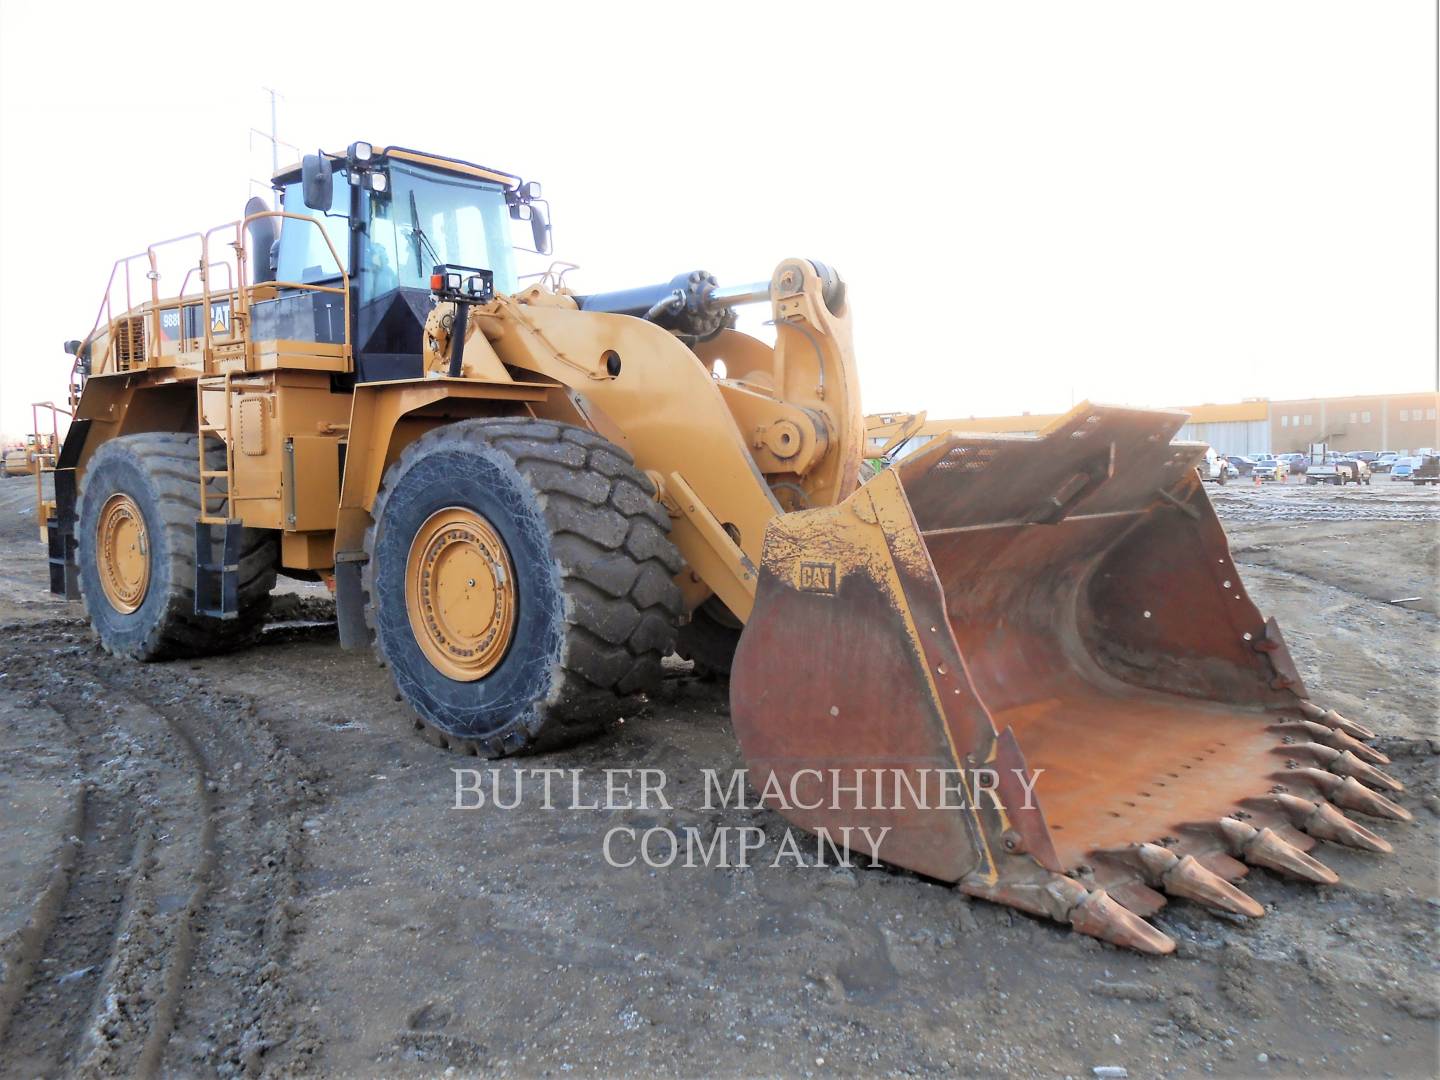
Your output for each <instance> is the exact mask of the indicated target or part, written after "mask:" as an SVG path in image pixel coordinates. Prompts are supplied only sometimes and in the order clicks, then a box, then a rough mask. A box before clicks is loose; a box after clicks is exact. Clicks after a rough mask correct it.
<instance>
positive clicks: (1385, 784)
mask: <svg viewBox="0 0 1440 1080" xmlns="http://www.w3.org/2000/svg"><path fill="white" fill-rule="evenodd" d="M1326 749H1327V750H1328V749H1329V747H1326ZM1325 768H1327V769H1329V770H1330V771H1331V772H1333V773H1335V774H1336V775H1337V776H1353V777H1354V778H1355V779H1356V780H1360V781H1363V782H1364V783H1367V784H1369V785H1371V786H1372V787H1378V788H1385V789H1386V790H1388V791H1404V790H1405V785H1404V784H1402V783H1401V782H1400V781H1399V780H1396V779H1395V778H1394V777H1393V776H1391V775H1390V774H1389V773H1387V772H1385V771H1383V770H1381V769H1377V768H1375V766H1374V765H1371V764H1370V763H1368V762H1365V761H1361V760H1360V759H1359V758H1358V757H1356V756H1355V755H1354V754H1352V753H1351V752H1350V751H1349V750H1341V751H1339V752H1338V753H1337V754H1336V755H1335V756H1334V757H1333V758H1331V759H1330V760H1329V761H1327V762H1326V763H1325Z"/></svg>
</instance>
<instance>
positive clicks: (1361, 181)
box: [0, 0, 1437, 436]
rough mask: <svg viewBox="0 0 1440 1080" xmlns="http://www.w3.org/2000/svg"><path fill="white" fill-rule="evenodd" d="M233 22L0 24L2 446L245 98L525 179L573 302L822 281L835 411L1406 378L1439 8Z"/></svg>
mask: <svg viewBox="0 0 1440 1080" xmlns="http://www.w3.org/2000/svg"><path fill="white" fill-rule="evenodd" d="M245 10H247V9H242V8H236V7H234V6H232V5H219V4H207V3H202V2H199V0H195V2H192V3H187V4H183V5H170V4H166V3H147V4H145V5H143V6H139V5H123V4H116V3H113V2H111V3H106V4H77V3H65V2H51V3H46V4H35V3H21V2H16V0H0V432H5V433H9V434H10V435H12V436H13V435H14V434H16V433H18V432H22V431H24V430H27V429H28V426H29V402H31V401H32V400H36V399H45V398H55V399H61V398H62V397H63V394H64V386H65V382H66V377H67V374H68V371H69V357H67V356H65V355H64V353H63V352H62V351H61V343H62V342H63V341H64V340H66V339H68V338H76V337H81V336H83V335H84V334H85V333H86V332H88V330H89V329H90V326H91V325H92V323H93V321H94V319H95V313H96V310H97V307H98V304H99V302H100V298H101V293H102V291H103V289H104V286H105V282H106V279H107V277H108V275H109V272H110V267H111V265H112V263H113V261H114V260H115V259H116V258H117V257H119V256H121V255H126V254H131V253H134V252H137V251H141V250H143V249H144V248H145V246H146V245H147V244H148V243H151V242H153V241H156V240H160V239H164V238H166V237H170V236H175V235H177V234H181V233H186V232H190V231H194V230H198V229H203V228H207V227H209V226H211V225H215V224H220V223H222V222H225V221H230V220H233V219H234V218H236V217H238V216H240V213H241V211H242V209H243V206H244V203H245V200H246V198H247V197H248V196H249V195H250V194H254V193H257V192H259V191H261V190H262V186H259V185H252V184H251V183H250V180H251V179H252V178H258V179H260V180H261V181H262V182H263V181H264V180H265V179H266V178H267V176H268V174H269V165H270V147H269V143H268V142H267V141H266V140H265V139H263V138H260V137H257V136H256V135H254V134H253V133H252V130H251V129H252V128H258V129H261V130H264V131H268V129H269V125H270V103H269V97H268V95H267V94H266V92H265V90H264V88H266V87H273V88H275V89H277V90H278V91H279V93H280V95H281V96H280V98H279V101H278V130H279V134H280V137H281V139H282V140H284V141H286V142H288V143H290V144H293V145H294V146H297V147H303V148H304V149H305V150H306V151H312V150H313V149H314V148H316V147H318V146H321V145H323V146H324V147H325V148H326V149H332V150H338V149H341V148H343V147H344V146H345V145H346V144H348V143H349V142H351V141H354V140H356V139H365V140H369V141H372V142H375V143H376V144H377V145H379V144H385V143H393V144H399V145H406V146H413V147H417V148H422V149H426V150H432V151H435V152H439V153H443V154H447V155H449V156H453V157H460V158H464V159H467V160H471V161H476V162H480V163H484V164H489V165H492V166H495V167H498V168H502V169H505V170H506V171H509V172H514V173H518V174H520V175H522V176H523V177H525V178H526V179H534V180H539V181H541V182H542V183H543V185H544V189H545V195H546V197H547V198H548V199H549V200H550V204H551V208H552V216H553V223H554V236H555V257H556V258H560V259H565V260H568V261H570V262H574V263H578V264H580V267H581V269H580V270H578V271H576V272H574V273H572V275H571V277H570V279H569V283H570V284H571V285H572V286H574V287H576V288H577V289H579V290H580V291H582V292H588V291H596V290H600V289H608V288H622V287H626V286H631V285H642V284H649V283H652V282H658V281H667V280H669V279H670V278H671V277H673V276H674V275H676V274H677V273H680V272H683V271H688V270H692V269H706V270H709V271H711V272H712V273H714V274H716V275H717V276H718V277H719V278H720V280H721V282H722V283H742V282H749V281H755V280H763V279H765V278H767V277H768V276H769V275H770V272H771V270H772V269H773V268H774V266H775V265H776V264H777V263H778V262H780V261H781V260H782V259H784V258H788V257H793V256H809V257H813V258H816V259H820V260H822V261H824V262H826V263H829V264H830V265H832V266H834V267H836V268H837V269H838V270H839V271H840V272H841V274H842V275H843V276H844V278H845V279H846V281H847V283H848V285H849V290H850V291H849V296H850V299H851V305H852V310H853V312H854V325H855V336H856V348H857V355H858V357H859V363H860V369H861V382H862V387H863V391H862V392H863V401H864V405H865V408H866V409H867V411H879V410H901V409H904V410H911V409H921V408H924V409H928V410H929V411H930V414H931V416H947V417H965V416H986V415H1003V414H1013V413H1019V412H1022V411H1031V412H1050V411H1057V410H1061V409H1064V408H1067V407H1068V406H1069V405H1070V404H1071V403H1072V402H1074V401H1079V400H1081V399H1085V398H1089V399H1091V400H1095V401H1105V402H1118V403H1125V404H1133V405H1156V406H1162V405H1183V404H1198V403H1201V402H1214V401H1237V400H1240V399H1242V398H1249V397H1292V398H1293V397H1300V396H1306V395H1311V394H1315V395H1322V394H1325V395H1328V394H1348V393H1387V392H1406V391H1415V390H1420V389H1431V388H1435V386H1436V372H1437V342H1436V325H1437V312H1436V295H1437V282H1436V257H1437V252H1436V5H1435V3H1434V0H1385V2H1383V3H1366V2H1362V0H1351V2H1344V3H1337V2H1329V0H1302V2H1289V0H1248V2H1242V3H1235V2H1224V0H1222V2H1208V3H1200V2H1195V3H1179V2H1157V0H1143V2H1119V0H1116V2H1099V0H1093V2H1086V3H1076V2H1074V0H1067V2H1058V3H1057V2H1038V0H1037V2H1029V3H1023V4H1021V3H984V4H981V3H963V2H960V3H949V4H939V3H923V4H920V3H916V4H907V3H889V4H885V5H876V4H860V3H854V4H849V3H838V2H837V3H831V4H825V5H815V4H778V3H773V2H770V3H747V2H743V0H736V2H731V3H728V4H723V5H721V4H714V3H711V4H675V3H661V4H649V3H621V2H613V3H608V4H594V3H589V4H579V3H577V4H571V3H565V2H552V3H548V4H546V5H543V6H542V7H541V8H537V9H521V8H516V7H514V6H509V7H506V6H494V5H474V6H469V5H461V6H459V7H454V6H452V7H448V8H435V7H432V6H427V5H420V4H410V5H405V4H395V3H393V2H391V3H385V4H369V3H363V2H358V0H351V2H347V3H346V4H344V5H340V6H338V7H337V6H336V5H335V4H333V3H330V4H323V5H322V4H308V3H303V2H299V0H291V2H287V3H286V4H285V5H283V6H281V7H278V8H276V7H271V8H255V9H253V11H254V12H256V13H257V14H254V15H246V14H244V11H245ZM261 11H265V12H276V13H277V14H275V15H268V14H267V15H266V16H264V17H261V16H260V15H259V14H258V13H259V12H261ZM297 156H298V154H297V153H296V151H294V150H290V149H286V150H284V151H283V152H282V159H285V158H288V159H291V160H293V159H294V158H295V157H297ZM547 261H548V260H547ZM764 317H768V316H765V315H763V314H762V313H760V312H757V311H754V310H751V311H747V312H746V315H745V317H744V319H743V320H742V324H741V325H742V328H747V327H749V328H756V329H757V332H759V333H762V334H763V333H764V330H763V327H760V326H759V324H760V322H761V321H762V319H763V318H764Z"/></svg>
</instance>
